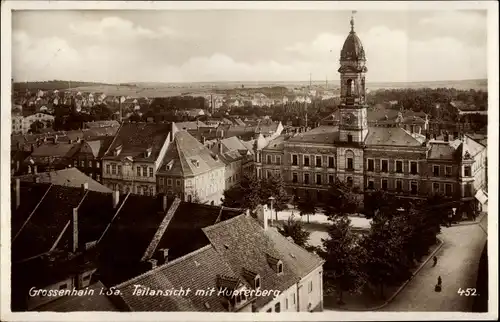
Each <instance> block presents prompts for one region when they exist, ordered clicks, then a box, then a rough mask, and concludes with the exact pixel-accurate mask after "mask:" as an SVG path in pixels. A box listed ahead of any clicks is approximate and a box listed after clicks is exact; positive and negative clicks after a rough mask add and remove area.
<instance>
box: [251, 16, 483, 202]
mask: <svg viewBox="0 0 500 322" xmlns="http://www.w3.org/2000/svg"><path fill="white" fill-rule="evenodd" d="M338 72H339V73H340V84H341V85H340V86H341V88H340V91H341V104H340V106H339V111H338V112H339V116H340V120H339V122H338V124H336V125H320V126H319V127H316V128H314V129H311V130H308V131H297V132H296V133H293V134H291V135H281V136H279V137H278V138H275V139H274V140H272V141H270V142H269V144H267V145H266V146H265V147H264V148H261V149H258V148H256V151H255V154H256V158H255V160H256V164H255V165H256V174H257V176H258V177H267V176H271V175H281V176H282V177H283V179H284V180H285V183H286V186H287V189H288V190H289V192H290V193H291V194H293V195H295V196H297V197H299V198H304V197H309V198H311V199H313V200H317V201H318V202H321V201H322V199H323V198H324V193H325V192H326V191H327V190H328V188H329V186H330V185H331V184H332V183H333V182H334V181H335V179H336V178H338V179H340V180H341V181H345V182H347V183H349V184H352V185H354V186H357V187H358V188H359V189H360V190H361V191H370V190H386V191H388V192H390V193H394V194H397V195H400V196H404V197H410V198H422V197H426V196H428V195H431V194H442V195H444V196H447V197H449V198H451V199H453V200H459V201H462V202H463V201H474V199H475V198H474V197H475V196H476V195H477V194H478V193H479V194H482V193H483V192H484V191H483V190H486V189H487V187H486V175H487V173H486V172H487V171H486V169H487V167H486V151H487V150H486V147H485V146H483V145H481V144H480V143H478V142H476V141H474V140H473V139H472V138H471V137H469V136H467V135H460V136H458V137H454V138H452V137H450V136H448V135H445V137H444V138H443V139H437V138H432V139H431V137H430V135H429V134H427V133H419V132H414V131H411V130H407V129H404V128H402V127H374V126H370V125H369V124H368V120H367V110H368V109H369V107H368V105H367V103H366V99H365V95H366V78H365V77H366V73H367V72H368V68H367V66H366V56H365V51H364V49H363V45H362V43H361V40H360V39H359V37H358V36H357V35H356V32H355V31H354V20H353V19H351V31H350V33H349V35H348V36H347V38H346V40H345V42H344V45H343V47H342V50H341V53H340V68H339V69H338ZM483 199H484V198H483ZM476 206H478V205H476Z"/></svg>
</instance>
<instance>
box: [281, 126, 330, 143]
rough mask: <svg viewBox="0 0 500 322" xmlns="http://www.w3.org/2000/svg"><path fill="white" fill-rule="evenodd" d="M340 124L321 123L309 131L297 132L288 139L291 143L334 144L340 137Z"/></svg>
mask: <svg viewBox="0 0 500 322" xmlns="http://www.w3.org/2000/svg"><path fill="white" fill-rule="evenodd" d="M338 136H339V134H338V126H330V125H321V126H319V127H317V128H314V129H312V130H310V131H307V132H302V133H297V134H296V135H294V136H292V137H291V138H290V139H289V140H288V141H289V142H291V143H299V142H305V143H324V144H333V143H334V142H335V141H336V140H337V138H338Z"/></svg>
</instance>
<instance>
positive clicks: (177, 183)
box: [175, 179, 181, 187]
mask: <svg viewBox="0 0 500 322" xmlns="http://www.w3.org/2000/svg"><path fill="white" fill-rule="evenodd" d="M175 185H176V186H177V187H179V186H180V185H181V180H179V179H177V180H175Z"/></svg>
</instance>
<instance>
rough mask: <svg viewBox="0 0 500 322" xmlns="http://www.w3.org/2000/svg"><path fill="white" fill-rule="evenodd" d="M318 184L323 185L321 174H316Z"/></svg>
mask: <svg viewBox="0 0 500 322" xmlns="http://www.w3.org/2000/svg"><path fill="white" fill-rule="evenodd" d="M316 184H321V174H316Z"/></svg>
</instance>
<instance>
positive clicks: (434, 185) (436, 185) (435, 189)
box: [432, 182, 439, 193]
mask: <svg viewBox="0 0 500 322" xmlns="http://www.w3.org/2000/svg"><path fill="white" fill-rule="evenodd" d="M432 192H434V193H439V182H434V183H432Z"/></svg>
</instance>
